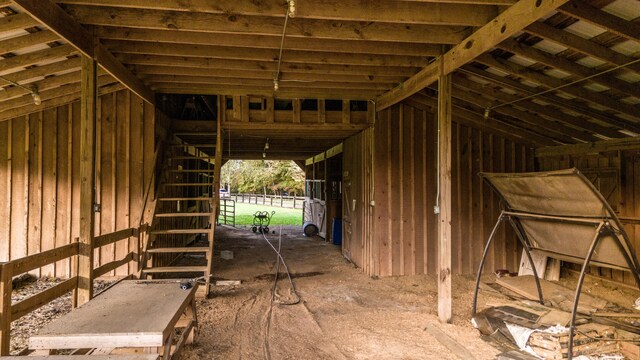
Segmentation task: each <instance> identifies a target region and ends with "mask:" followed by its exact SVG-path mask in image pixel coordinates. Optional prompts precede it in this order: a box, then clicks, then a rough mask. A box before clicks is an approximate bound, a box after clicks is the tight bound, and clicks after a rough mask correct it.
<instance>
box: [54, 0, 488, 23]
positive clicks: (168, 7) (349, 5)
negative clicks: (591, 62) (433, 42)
mask: <svg viewBox="0 0 640 360" xmlns="http://www.w3.org/2000/svg"><path fill="white" fill-rule="evenodd" d="M57 2H61V3H66V4H79V5H85V6H86V5H90V6H109V7H125V8H129V9H136V10H137V9H144V10H162V11H167V12H192V13H206V14H224V15H227V14H234V15H236V16H238V15H242V16H247V15H257V16H269V17H277V18H281V19H283V18H284V16H285V14H286V7H285V6H284V3H283V1H280V0H262V1H236V0H217V1H216V2H215V3H212V2H211V1H208V0H191V1H190V2H189V4H188V6H185V5H184V3H183V2H182V1H180V0H158V1H153V2H149V1H148V0H128V1H127V2H122V1H117V0H96V1H87V0H58V1H57ZM496 15H497V8H496V7H494V6H476V5H469V4H450V3H426V2H400V3H398V2H394V3H389V2H388V1H385V0H368V1H367V4H366V6H363V4H362V3H361V2H360V1H358V0H325V1H323V3H322V5H321V6H319V5H318V4H316V3H313V2H304V1H302V2H297V3H296V15H295V18H296V19H305V20H306V19H319V20H339V21H366V22H373V21H376V22H386V23H406V24H433V25H463V26H482V25H484V24H486V23H487V22H489V21H490V20H491V19H493V18H494V17H495V16H496Z"/></svg>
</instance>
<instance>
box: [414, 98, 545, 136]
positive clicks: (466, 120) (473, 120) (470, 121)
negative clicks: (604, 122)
mask: <svg viewBox="0 0 640 360" xmlns="http://www.w3.org/2000/svg"><path fill="white" fill-rule="evenodd" d="M403 102H404V103H406V104H409V105H412V106H415V107H418V108H420V109H424V110H427V111H430V112H434V111H436V109H437V107H438V99H436V98H435V97H432V96H429V95H426V94H424V93H422V92H419V93H415V94H413V95H412V96H411V97H409V98H406V99H405V100H403ZM453 121H454V122H456V123H459V124H461V125H465V126H470V127H474V128H477V129H481V130H484V131H487V132H489V133H492V134H496V135H500V136H503V137H505V138H507V139H512V140H515V141H518V142H520V143H524V144H530V145H532V146H540V145H557V143H556V142H554V141H552V140H550V139H549V138H546V137H543V136H540V135H538V134H535V133H532V132H530V131H526V130H523V129H521V128H518V127H516V126H513V125H510V124H505V123H502V122H499V121H496V120H495V119H488V120H485V119H484V118H483V117H482V115H479V114H477V113H475V112H473V111H470V110H467V109H465V108H460V107H458V106H456V105H454V111H453Z"/></svg>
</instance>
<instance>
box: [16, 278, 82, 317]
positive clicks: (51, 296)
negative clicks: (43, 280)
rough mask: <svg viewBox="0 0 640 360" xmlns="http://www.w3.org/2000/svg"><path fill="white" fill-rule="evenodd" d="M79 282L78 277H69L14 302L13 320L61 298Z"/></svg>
mask: <svg viewBox="0 0 640 360" xmlns="http://www.w3.org/2000/svg"><path fill="white" fill-rule="evenodd" d="M77 284H78V277H77V276H74V277H72V278H71V279H67V280H65V281H63V282H61V283H60V284H57V285H56V286H53V287H50V288H48V289H46V290H44V291H42V292H39V293H37V294H35V295H32V296H29V297H28V298H26V299H24V300H22V301H20V302H18V303H16V304H13V305H12V306H11V321H14V320H18V319H19V318H21V317H23V316H25V315H27V314H28V313H30V312H32V311H33V310H36V309H37V308H39V307H41V306H43V305H45V304H48V303H50V302H51V301H53V300H55V299H57V298H59V297H60V296H62V295H64V294H66V293H67V292H69V291H71V290H73V289H75V288H76V286H77Z"/></svg>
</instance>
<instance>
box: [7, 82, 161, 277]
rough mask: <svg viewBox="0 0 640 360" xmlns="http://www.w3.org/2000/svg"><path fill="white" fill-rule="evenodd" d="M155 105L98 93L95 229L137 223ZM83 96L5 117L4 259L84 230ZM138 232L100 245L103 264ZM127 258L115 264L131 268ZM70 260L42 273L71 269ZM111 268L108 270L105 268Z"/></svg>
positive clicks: (54, 244) (149, 156)
mask: <svg viewBox="0 0 640 360" xmlns="http://www.w3.org/2000/svg"><path fill="white" fill-rule="evenodd" d="M154 119H155V109H154V108H153V106H147V105H146V104H143V101H142V100H141V99H140V98H139V97H137V96H136V95H135V94H132V93H131V92H130V91H128V90H122V91H119V92H115V93H111V94H107V95H103V96H101V97H100V98H99V100H98V124H97V126H98V129H97V134H98V136H97V139H96V143H97V146H98V153H97V156H96V163H97V167H98V168H97V169H96V174H97V179H96V186H97V188H96V197H97V199H98V202H100V203H101V205H102V211H101V212H99V213H96V215H95V216H96V236H97V235H100V234H105V233H109V232H113V231H116V230H121V229H125V228H128V227H130V226H134V225H136V224H137V223H138V221H139V216H140V211H141V209H142V201H143V199H142V197H143V195H144V186H145V185H146V183H147V182H148V181H149V177H150V176H151V175H152V169H151V167H152V166H153V164H152V163H151V162H152V161H153V153H154V151H155V135H154V134H155V125H154V124H155V120H154ZM79 120H80V106H79V102H74V103H71V104H68V105H63V106H60V107H57V108H52V109H47V110H44V111H40V112H37V113H33V114H30V115H28V116H22V117H19V118H15V119H11V120H8V121H2V122H0V189H1V190H0V261H8V260H12V259H17V258H20V257H24V256H27V255H32V254H35V253H38V252H41V251H45V250H49V249H53V248H56V247H60V246H62V245H65V244H68V243H69V242H71V241H73V239H75V238H76V237H77V236H78V221H79V213H78V199H79V180H78V174H79V154H78V151H79V146H80V144H79ZM132 244H134V243H133V240H132V239H131V240H130V241H129V242H126V241H122V242H119V243H118V244H116V245H115V246H114V245H108V246H105V247H103V248H102V249H100V250H96V251H97V253H96V261H97V262H96V264H95V266H96V267H98V266H100V265H102V264H104V263H106V262H109V261H113V260H117V259H120V258H122V257H124V255H126V254H127V253H128V252H129V251H131V250H133V249H132V248H131V246H132ZM129 271H130V269H128V265H126V266H122V267H120V268H119V269H116V270H115V271H113V272H111V273H110V274H111V275H116V274H117V275H125V274H128V273H129ZM70 273H71V263H70V260H69V259H67V260H63V261H59V262H57V263H55V264H52V265H49V266H46V267H44V268H42V269H40V270H39V271H36V272H35V274H36V275H41V276H58V277H67V276H69V275H70ZM107 275H109V274H107Z"/></svg>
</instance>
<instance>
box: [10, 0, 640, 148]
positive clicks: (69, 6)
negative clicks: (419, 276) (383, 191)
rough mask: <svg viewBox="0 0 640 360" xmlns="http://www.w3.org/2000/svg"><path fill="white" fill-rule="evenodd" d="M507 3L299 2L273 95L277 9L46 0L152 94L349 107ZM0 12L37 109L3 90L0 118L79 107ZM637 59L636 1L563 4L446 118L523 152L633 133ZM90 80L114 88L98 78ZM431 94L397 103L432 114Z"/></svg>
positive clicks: (479, 75) (271, 2)
mask: <svg viewBox="0 0 640 360" xmlns="http://www.w3.org/2000/svg"><path fill="white" fill-rule="evenodd" d="M514 2H515V1H513V0H446V1H437V0H405V1H400V0H370V1H366V2H363V1H360V0H340V1H337V0H297V1H296V14H295V17H294V18H289V19H288V20H287V27H286V31H285V35H286V36H285V39H284V47H283V52H282V62H281V68H280V74H279V76H278V78H279V90H278V92H277V93H274V86H273V80H274V77H276V73H277V69H278V58H279V49H280V44H281V39H282V33H283V28H284V23H285V14H286V12H287V3H286V1H284V0H259V1H239V0H216V1H207V0H154V1H148V0H55V3H57V4H58V5H59V6H60V7H61V8H62V9H63V10H64V11H65V12H66V13H67V14H69V15H70V16H71V17H72V18H73V19H75V20H76V21H77V22H79V23H80V24H82V25H83V26H84V27H85V29H86V30H87V31H88V32H89V33H91V34H94V35H95V36H96V37H97V38H99V39H100V42H101V44H102V46H103V47H104V48H105V49H106V50H108V52H110V53H111V54H113V55H114V56H115V59H117V60H118V61H119V62H121V63H122V64H124V65H125V66H126V67H127V68H128V69H129V70H130V71H131V72H132V73H133V74H135V76H136V77H137V78H138V79H140V80H142V82H144V84H146V85H147V86H148V87H149V88H150V89H151V90H153V91H154V92H156V93H174V94H176V93H177V94H224V95H252V96H274V95H275V96H276V97H280V98H327V99H354V100H355V99H361V100H368V99H375V98H377V97H378V96H380V95H382V94H384V93H387V92H388V91H389V90H391V89H393V88H394V87H396V86H397V85H398V84H400V83H402V82H403V81H405V80H407V79H408V78H410V77H411V76H412V75H414V74H415V73H416V72H418V71H419V70H420V69H422V68H424V67H425V66H427V65H428V64H429V63H430V62H432V61H433V60H434V59H435V58H436V57H437V56H438V54H440V53H441V52H442V51H443V49H447V48H448V47H450V46H453V45H456V44H459V43H461V42H462V40H463V39H464V38H465V37H467V36H468V35H470V34H471V33H473V31H475V30H476V29H478V28H479V27H482V26H483V25H485V24H487V23H488V22H490V21H491V20H492V19H494V18H495V17H496V16H497V15H498V14H500V13H501V12H503V11H504V10H506V9H507V8H508V7H509V6H511V5H512V4H513V3H514ZM0 14H2V17H0V54H1V56H2V59H0V75H1V76H3V77H5V78H7V79H9V80H11V81H14V82H18V83H20V84H22V85H25V86H26V87H28V88H31V87H34V88H35V89H37V91H38V92H39V94H40V95H41V97H42V99H43V104H42V105H40V106H36V105H34V104H33V101H32V98H31V94H30V91H28V90H26V89H24V88H22V87H17V86H13V85H12V84H11V83H9V82H6V81H4V80H0V86H1V87H2V91H0V120H6V119H8V118H11V117H15V116H19V115H23V114H26V113H29V112H33V111H37V110H38V109H41V108H42V107H51V106H56V105H59V104H63V103H65V102H70V101H72V100H75V99H77V98H78V97H79V81H80V76H79V57H78V50H76V48H74V47H73V46H71V45H70V44H68V43H66V42H65V41H64V40H62V39H60V38H59V37H58V36H57V35H56V34H55V33H54V32H52V31H50V30H49V29H47V28H46V27H45V26H43V25H42V24H41V23H39V22H38V21H36V20H34V19H33V18H32V17H30V16H29V15H27V14H25V13H23V12H22V10H21V7H20V6H17V5H16V4H14V3H12V2H11V1H8V0H0ZM638 58H640V2H639V1H637V0H591V1H582V0H573V1H571V2H569V3H567V4H565V5H563V6H562V7H560V8H559V9H558V11H556V12H554V13H552V14H549V15H548V16H547V17H545V18H543V19H540V20H539V21H538V22H535V23H534V24H532V25H531V26H529V27H527V28H525V29H524V31H522V32H519V33H518V34H516V35H515V36H514V37H512V38H509V39H507V40H506V41H503V42H502V43H500V44H498V46H497V47H496V48H494V49H492V50H490V51H489V52H487V53H484V54H482V55H480V56H478V57H477V58H476V59H475V60H474V61H472V62H471V63H469V64H467V65H465V66H463V67H462V68H460V69H458V70H457V71H456V72H455V73H454V76H453V84H454V97H455V99H454V109H455V111H454V120H456V121H457V122H459V123H463V124H467V125H470V126H475V127H479V128H483V129H490V130H491V131H493V132H494V133H497V134H500V135H504V136H507V137H509V138H513V139H516V140H519V141H522V142H526V143H528V144H531V145H532V146H546V145H559V144H574V143H581V142H591V141H597V140H602V139H613V138H624V137H631V136H637V135H638V134H640V105H639V104H640V86H638V84H639V83H638V81H640V61H636V60H637V59H638ZM634 61H636V62H634ZM623 65H626V66H625V67H624V68H616V67H620V66H623ZM605 70H609V71H608V72H606V73H604V74H600V73H601V72H602V71H605ZM584 78H588V79H587V80H582V81H580V82H577V80H581V79H584ZM99 82H100V91H101V93H106V92H109V91H114V90H118V89H121V88H123V85H121V84H120V83H119V82H118V81H117V80H116V79H115V78H114V77H113V76H112V75H110V73H108V72H106V71H102V72H101V73H100V77H99ZM541 92H544V93H542V94H539V93H541ZM533 94H538V95H537V96H535V97H531V98H527V96H530V95H533ZM436 97H437V94H436V91H435V88H432V87H428V88H426V89H424V90H422V91H421V92H419V93H417V94H415V95H414V96H412V97H410V98H408V99H407V100H405V101H406V103H409V104H411V105H414V106H418V107H421V108H427V109H431V110H433V109H434V107H435V104H436ZM514 101H517V102H514ZM487 108H489V109H490V111H488V115H489V116H488V117H487V118H486V119H485V117H484V116H483V115H484V114H485V112H486V109H487Z"/></svg>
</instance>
